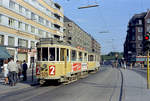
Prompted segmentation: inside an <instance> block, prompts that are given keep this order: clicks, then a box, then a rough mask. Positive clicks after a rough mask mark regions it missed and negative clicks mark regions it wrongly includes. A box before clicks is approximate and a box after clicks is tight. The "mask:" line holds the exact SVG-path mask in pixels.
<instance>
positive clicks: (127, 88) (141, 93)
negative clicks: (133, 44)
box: [121, 69, 150, 101]
mask: <svg viewBox="0 0 150 101" xmlns="http://www.w3.org/2000/svg"><path fill="white" fill-rule="evenodd" d="M121 71H122V73H123V87H124V88H123V101H150V89H147V81H146V78H144V77H142V76H141V75H140V74H138V73H136V72H134V71H132V70H128V69H121Z"/></svg>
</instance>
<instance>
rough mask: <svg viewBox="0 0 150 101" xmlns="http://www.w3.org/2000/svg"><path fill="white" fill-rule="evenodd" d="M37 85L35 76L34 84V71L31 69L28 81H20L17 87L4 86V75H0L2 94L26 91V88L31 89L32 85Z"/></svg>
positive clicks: (0, 91) (0, 90) (0, 92)
mask: <svg viewBox="0 0 150 101" xmlns="http://www.w3.org/2000/svg"><path fill="white" fill-rule="evenodd" d="M35 83H37V80H36V77H35V74H34V81H33V82H32V70H31V69H28V73H27V81H20V82H18V83H17V84H16V86H9V85H4V78H3V77H2V74H0V94H3V93H7V92H13V91H16V90H21V89H25V88H28V87H31V85H33V84H35Z"/></svg>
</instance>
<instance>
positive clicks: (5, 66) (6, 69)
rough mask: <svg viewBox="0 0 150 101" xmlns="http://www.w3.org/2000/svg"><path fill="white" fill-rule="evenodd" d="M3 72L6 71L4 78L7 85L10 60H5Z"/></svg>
mask: <svg viewBox="0 0 150 101" xmlns="http://www.w3.org/2000/svg"><path fill="white" fill-rule="evenodd" d="M3 71H4V77H5V84H8V83H9V82H8V75H9V70H8V60H4V65H3Z"/></svg>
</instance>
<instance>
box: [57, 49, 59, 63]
mask: <svg viewBox="0 0 150 101" xmlns="http://www.w3.org/2000/svg"><path fill="white" fill-rule="evenodd" d="M57 61H59V48H57Z"/></svg>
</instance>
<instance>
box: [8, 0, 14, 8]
mask: <svg viewBox="0 0 150 101" xmlns="http://www.w3.org/2000/svg"><path fill="white" fill-rule="evenodd" d="M9 8H12V9H14V8H15V2H13V1H12V0H10V2H9Z"/></svg>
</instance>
